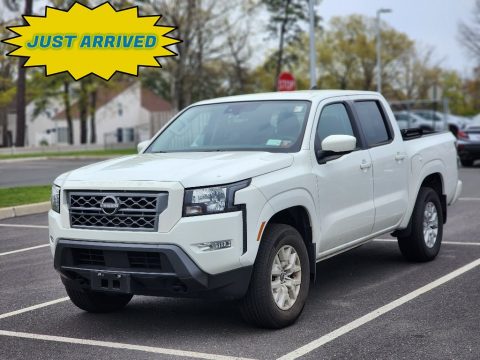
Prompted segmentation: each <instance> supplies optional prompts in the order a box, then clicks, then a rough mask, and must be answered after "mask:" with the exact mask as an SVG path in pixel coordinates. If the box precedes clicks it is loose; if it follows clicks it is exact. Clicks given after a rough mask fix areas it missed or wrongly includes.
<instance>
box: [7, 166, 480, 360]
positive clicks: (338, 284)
mask: <svg viewBox="0 0 480 360" xmlns="http://www.w3.org/2000/svg"><path fill="white" fill-rule="evenodd" d="M460 177H461V179H462V180H464V192H463V194H462V196H461V199H460V200H459V201H458V203H457V204H455V205H454V206H452V207H450V208H449V214H448V223H447V224H446V227H445V232H444V238H443V241H444V243H443V245H442V249H441V252H440V254H439V256H438V257H437V259H436V260H435V261H432V262H429V263H422V264H418V263H409V262H407V261H405V260H404V259H403V258H402V256H401V255H400V252H399V250H398V246H397V244H396V242H395V241H394V239H393V238H390V237H389V236H382V238H381V239H378V240H376V241H373V242H370V243H368V244H366V245H363V246H361V247H358V248H356V249H354V250H351V251H349V252H346V253H344V254H342V255H339V256H336V257H333V258H331V259H328V260H326V261H323V262H321V263H319V264H318V265H317V273H318V279H317V281H316V283H315V285H313V286H312V287H311V289H310V294H309V298H308V301H307V305H306V307H305V309H304V312H303V314H302V316H301V318H300V319H299V320H298V321H297V322H296V323H295V324H294V325H292V326H290V327H288V328H286V329H282V330H276V331H272V330H264V329H257V328H252V327H251V326H249V325H248V324H246V323H244V322H243V321H242V318H241V316H240V314H239V312H238V310H237V308H236V304H235V303H234V302H228V301H207V300H188V299H168V298H154V297H144V296H136V297H134V299H133V300H132V302H131V303H130V304H129V305H128V306H127V307H126V308H125V310H123V311H121V312H118V313H113V314H88V313H85V312H83V311H81V310H79V309H78V308H76V307H75V306H74V305H72V304H71V303H70V301H68V299H66V298H65V297H66V293H65V291H64V289H63V287H62V285H61V282H60V280H59V278H58V276H57V274H56V273H55V271H54V270H53V265H52V260H51V254H50V249H49V247H48V246H47V243H48V239H47V238H48V230H47V219H46V215H45V214H39V215H32V216H25V217H19V218H15V219H9V220H3V221H0V272H1V276H0V299H1V301H0V349H1V351H0V359H90V358H102V359H111V358H115V359H117V360H122V359H189V358H190V359H191V358H197V359H217V360H222V359H224V360H229V359H238V358H252V359H279V358H281V359H295V358H298V357H299V358H302V359H303V358H304V359H472V360H473V359H478V358H479V354H480V281H478V279H479V277H480V264H479V261H480V260H479V259H480V235H479V234H480V221H479V216H478V214H479V213H480V168H472V169H462V170H461V172H460ZM52 301H53V303H51V302H52ZM29 307H32V308H29ZM22 309H23V310H22Z"/></svg>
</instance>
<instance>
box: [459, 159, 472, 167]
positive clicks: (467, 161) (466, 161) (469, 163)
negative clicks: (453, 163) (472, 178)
mask: <svg viewBox="0 0 480 360" xmlns="http://www.w3.org/2000/svg"><path fill="white" fill-rule="evenodd" d="M460 162H461V163H462V166H464V167H470V166H473V159H462V158H460Z"/></svg>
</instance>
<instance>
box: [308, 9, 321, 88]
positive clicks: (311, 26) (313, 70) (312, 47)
mask: <svg viewBox="0 0 480 360" xmlns="http://www.w3.org/2000/svg"><path fill="white" fill-rule="evenodd" d="M314 2H316V3H317V5H320V4H321V3H322V0H308V17H309V32H310V89H315V88H316V86H317V72H316V66H317V58H316V49H315V6H314Z"/></svg>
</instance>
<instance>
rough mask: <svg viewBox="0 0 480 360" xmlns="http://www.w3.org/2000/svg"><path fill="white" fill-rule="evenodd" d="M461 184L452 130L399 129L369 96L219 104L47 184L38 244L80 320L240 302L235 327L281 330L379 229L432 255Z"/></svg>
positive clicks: (422, 257)
mask: <svg viewBox="0 0 480 360" xmlns="http://www.w3.org/2000/svg"><path fill="white" fill-rule="evenodd" d="M461 188H462V183H461V181H459V180H458V172H457V154H456V150H455V139H454V137H453V135H452V134H451V133H449V132H445V133H441V134H429V135H427V136H423V135H422V133H421V131H418V132H416V131H415V130H405V131H402V132H401V131H400V130H399V128H398V126H397V124H396V121H395V120H394V116H393V114H392V111H391V110H390V107H389V106H388V104H387V102H386V101H385V99H384V98H383V97H382V96H381V95H380V94H378V93H374V92H356V91H299V92H286V93H271V94H256V95H242V96H235V97H227V98H221V99H214V100H208V101H202V102H199V103H196V104H194V105H192V106H190V107H188V108H186V109H184V110H183V111H181V112H180V113H179V114H178V115H177V116H176V117H175V118H174V119H172V120H171V121H170V122H169V123H168V124H167V125H166V126H165V127H164V128H163V129H162V130H161V131H160V132H159V133H158V134H156V135H155V136H154V137H153V139H151V140H150V141H148V142H146V143H141V144H139V154H138V155H132V156H126V157H122V158H117V159H113V160H108V161H104V162H101V163H97V164H93V165H90V166H86V167H83V168H81V169H78V170H75V171H72V172H69V173H66V174H63V175H61V176H59V177H58V178H57V179H56V180H55V182H54V184H53V188H52V210H51V211H50V212H49V228H50V244H51V249H52V253H53V256H54V266H55V269H56V270H57V271H58V272H59V273H60V276H61V279H62V281H63V283H64V285H65V288H66V290H67V293H68V295H69V296H70V299H71V300H72V302H73V303H74V304H75V305H77V306H78V307H80V308H81V309H84V310H86V311H90V312H107V311H114V310H119V309H121V308H123V307H124V306H125V305H127V303H128V302H129V301H130V299H131V298H132V296H133V295H134V294H140V295H155V296H173V297H213V298H217V299H219V298H227V299H240V302H239V303H240V309H241V312H242V314H243V315H244V317H245V318H246V320H248V321H249V322H251V323H253V324H256V325H258V326H262V327H270V328H280V327H283V326H287V325H289V324H291V323H293V322H294V321H295V320H296V319H297V318H298V316H299V315H300V313H301V311H302V309H303V307H304V304H305V301H306V299H307V294H308V291H309V286H310V282H311V280H313V279H314V278H315V272H316V266H315V264H316V263H317V262H319V261H321V260H324V259H326V258H329V257H331V256H334V255H336V254H339V253H341V252H344V251H347V250H349V249H352V248H354V247H356V246H359V245H362V244H364V243H365V242H367V241H369V240H372V239H374V238H376V237H378V236H380V235H382V234H386V233H393V235H394V236H396V237H397V238H398V243H399V247H400V251H401V252H402V254H403V255H404V256H405V257H406V258H407V259H408V260H411V261H428V260H432V259H434V258H435V256H436V255H437V254H438V252H439V250H440V245H441V241H442V232H443V231H442V229H443V225H444V223H445V222H446V220H447V205H450V204H453V203H454V202H455V201H456V200H457V198H458V196H459V194H460V192H461Z"/></svg>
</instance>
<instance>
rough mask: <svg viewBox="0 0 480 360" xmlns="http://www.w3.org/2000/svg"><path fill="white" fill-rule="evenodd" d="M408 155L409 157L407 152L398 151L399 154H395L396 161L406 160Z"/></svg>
mask: <svg viewBox="0 0 480 360" xmlns="http://www.w3.org/2000/svg"><path fill="white" fill-rule="evenodd" d="M406 157H407V155H406V154H402V153H397V155H395V160H396V161H402V160H404V159H405V158H406Z"/></svg>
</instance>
